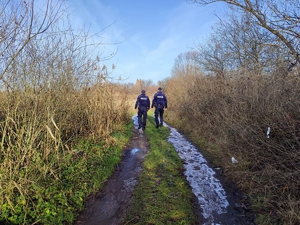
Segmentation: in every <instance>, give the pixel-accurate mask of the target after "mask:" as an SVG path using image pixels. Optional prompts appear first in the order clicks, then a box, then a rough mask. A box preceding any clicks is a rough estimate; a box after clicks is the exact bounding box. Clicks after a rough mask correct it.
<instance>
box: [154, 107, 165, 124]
mask: <svg viewBox="0 0 300 225" xmlns="http://www.w3.org/2000/svg"><path fill="white" fill-rule="evenodd" d="M158 116H159V120H160V121H158ZM154 117H155V123H156V126H158V125H162V124H163V122H164V107H163V106H157V107H155V111H154ZM159 122H160V123H159Z"/></svg>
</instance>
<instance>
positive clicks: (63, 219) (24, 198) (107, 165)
mask: <svg viewBox="0 0 300 225" xmlns="http://www.w3.org/2000/svg"><path fill="white" fill-rule="evenodd" d="M131 136H132V122H131V121H130V122H129V123H127V124H126V125H123V126H122V127H119V128H118V130H116V131H115V132H114V133H112V134H111V137H110V139H108V140H105V141H104V140H82V141H80V142H79V143H78V144H77V145H76V146H74V147H73V148H72V149H73V151H72V152H73V153H70V154H65V155H64V156H62V157H61V158H60V159H59V163H57V169H56V171H57V172H56V174H58V175H57V177H53V176H52V174H51V173H50V172H49V174H45V176H38V175H36V178H35V179H34V182H32V184H31V185H30V188H29V189H28V190H26V193H28V194H27V195H20V194H17V193H15V194H14V198H12V200H11V201H10V204H7V203H4V204H2V205H0V209H1V211H0V224H34V223H37V224H48V225H51V224H53V225H54V224H55V225H58V224H72V223H73V221H74V220H75V219H76V217H77V215H78V213H79V211H80V210H82V209H83V203H84V199H85V198H86V197H87V196H88V195H90V194H93V193H95V192H97V191H98V190H99V189H100V188H102V186H103V184H104V182H105V181H106V180H107V179H108V178H109V177H110V176H111V175H112V173H113V172H114V169H115V166H116V165H117V164H118V163H119V162H120V161H121V156H122V152H123V148H124V146H125V145H126V144H127V143H128V142H129V140H130V138H131ZM75 149H76V150H75ZM49 160H50V159H49ZM51 160H52V161H53V162H56V161H57V159H56V158H53V159H51ZM0 172H1V171H0ZM29 172H32V173H33V172H35V171H29Z"/></svg>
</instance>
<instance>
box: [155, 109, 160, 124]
mask: <svg viewBox="0 0 300 225" xmlns="http://www.w3.org/2000/svg"><path fill="white" fill-rule="evenodd" d="M158 114H159V110H158V108H157V107H156V108H155V111H154V118H155V123H156V128H158V126H159V121H158Z"/></svg>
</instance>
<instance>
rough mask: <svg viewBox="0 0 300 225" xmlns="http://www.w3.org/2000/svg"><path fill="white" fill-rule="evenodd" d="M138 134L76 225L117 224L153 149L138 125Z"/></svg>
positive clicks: (135, 134)
mask: <svg viewBox="0 0 300 225" xmlns="http://www.w3.org/2000/svg"><path fill="white" fill-rule="evenodd" d="M133 132H134V135H133V137H132V139H131V141H130V142H129V144H128V146H127V147H126V148H125V149H124V151H123V159H122V162H121V164H120V165H118V168H117V169H116V171H115V172H114V174H113V175H112V177H111V178H110V179H109V180H108V181H107V182H106V184H105V185H104V187H103V189H102V190H101V191H100V192H99V193H97V194H96V195H95V196H92V197H90V199H88V201H87V202H86V204H85V209H84V211H83V212H82V213H81V214H80V216H79V217H78V219H77V221H76V222H75V223H74V225H117V224H122V218H123V217H124V215H125V212H126V209H127V207H128V206H129V204H130V201H131V197H132V193H133V191H134V188H135V186H136V185H137V183H138V182H137V176H138V173H139V172H140V171H141V169H142V162H143V158H144V157H145V155H146V154H147V152H148V151H149V143H148V142H147V139H146V138H145V136H144V134H143V133H141V132H139V130H137V129H136V127H135V128H134V131H133Z"/></svg>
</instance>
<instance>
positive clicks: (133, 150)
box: [130, 148, 139, 155]
mask: <svg viewBox="0 0 300 225" xmlns="http://www.w3.org/2000/svg"><path fill="white" fill-rule="evenodd" d="M138 151H139V149H137V148H134V149H132V150H131V151H130V154H131V155H134V154H135V153H137V152H138Z"/></svg>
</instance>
